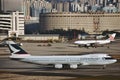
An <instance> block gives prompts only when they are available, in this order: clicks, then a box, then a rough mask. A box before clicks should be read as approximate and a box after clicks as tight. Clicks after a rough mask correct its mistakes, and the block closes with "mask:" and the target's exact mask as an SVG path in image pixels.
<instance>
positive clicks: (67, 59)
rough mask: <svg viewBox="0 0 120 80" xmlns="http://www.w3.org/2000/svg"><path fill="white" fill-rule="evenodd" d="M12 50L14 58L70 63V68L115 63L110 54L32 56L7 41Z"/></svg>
mask: <svg viewBox="0 0 120 80" xmlns="http://www.w3.org/2000/svg"><path fill="white" fill-rule="evenodd" d="M7 44H8V47H9V49H10V52H11V56H10V58H11V59H13V60H18V61H23V62H29V63H34V64H52V65H54V67H55V68H59V69H61V68H63V65H66V64H67V65H69V66H70V68H73V69H76V68H78V65H107V64H112V63H115V62H116V61H117V60H116V59H113V58H112V57H111V56H109V55H108V54H103V53H99V54H85V55H75V56H73V55H70V56H66V55H65V56H64V55H62V56H61V55H60V56H32V55H30V54H28V53H27V52H25V51H24V50H23V49H22V48H20V47H19V46H18V45H17V44H16V43H14V42H13V41H7Z"/></svg>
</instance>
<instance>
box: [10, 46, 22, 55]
mask: <svg viewBox="0 0 120 80" xmlns="http://www.w3.org/2000/svg"><path fill="white" fill-rule="evenodd" d="M9 46H10V49H11V50H12V51H13V52H12V54H15V53H17V52H19V51H20V50H18V49H16V48H14V47H13V46H11V45H9Z"/></svg>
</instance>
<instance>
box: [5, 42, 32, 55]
mask: <svg viewBox="0 0 120 80" xmlns="http://www.w3.org/2000/svg"><path fill="white" fill-rule="evenodd" d="M6 44H7V45H8V47H9V50H10V53H11V55H12V56H14V57H15V56H28V55H30V54H28V53H27V52H26V51H24V50H23V49H22V48H20V47H19V46H18V45H17V44H16V43H15V42H13V41H6Z"/></svg>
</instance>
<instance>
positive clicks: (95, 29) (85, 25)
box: [39, 12, 120, 34]
mask: <svg viewBox="0 0 120 80" xmlns="http://www.w3.org/2000/svg"><path fill="white" fill-rule="evenodd" d="M119 21H120V13H102V12H101V13H71V12H55V13H43V14H40V18H39V22H40V30H42V31H45V30H54V29H63V30H68V29H77V30H83V29H84V30H85V31H86V32H88V33H90V34H96V33H99V34H100V33H101V32H102V31H105V30H109V31H112V30H120V22H119Z"/></svg>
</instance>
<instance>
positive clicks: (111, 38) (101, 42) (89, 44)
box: [74, 33, 116, 47]
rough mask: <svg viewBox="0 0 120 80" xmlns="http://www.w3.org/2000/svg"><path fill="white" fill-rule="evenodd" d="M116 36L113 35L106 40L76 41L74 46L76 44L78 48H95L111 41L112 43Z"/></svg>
mask: <svg viewBox="0 0 120 80" xmlns="http://www.w3.org/2000/svg"><path fill="white" fill-rule="evenodd" d="M115 36H116V33H113V34H112V35H110V36H109V38H108V39H106V40H78V41H75V42H74V44H77V45H78V46H82V45H83V46H85V47H89V46H91V47H96V45H99V44H100V45H104V44H108V43H110V42H111V41H114V38H115Z"/></svg>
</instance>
